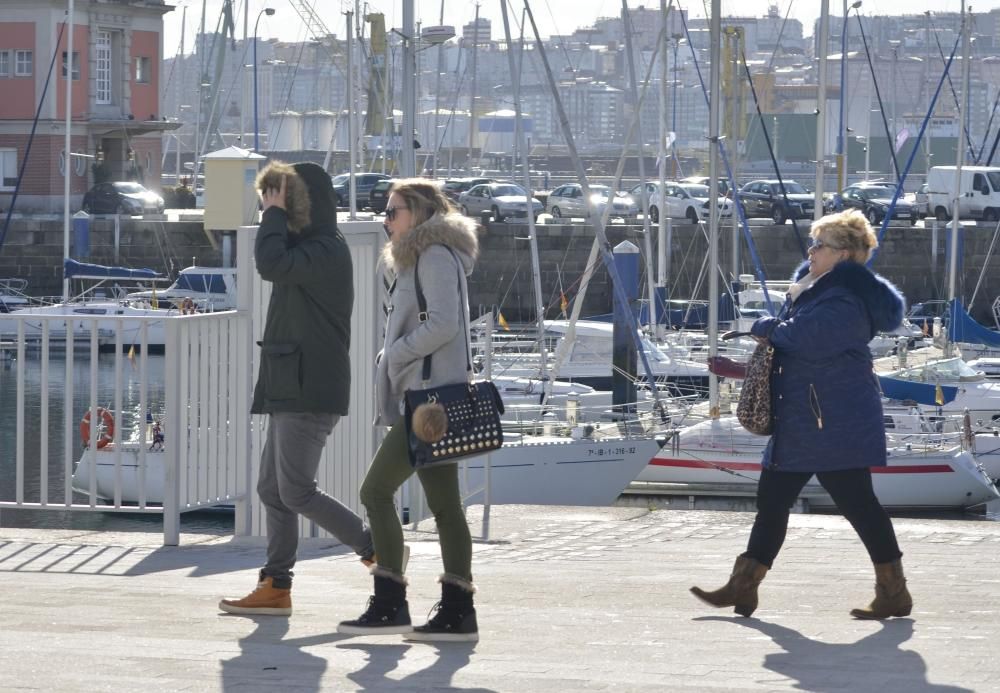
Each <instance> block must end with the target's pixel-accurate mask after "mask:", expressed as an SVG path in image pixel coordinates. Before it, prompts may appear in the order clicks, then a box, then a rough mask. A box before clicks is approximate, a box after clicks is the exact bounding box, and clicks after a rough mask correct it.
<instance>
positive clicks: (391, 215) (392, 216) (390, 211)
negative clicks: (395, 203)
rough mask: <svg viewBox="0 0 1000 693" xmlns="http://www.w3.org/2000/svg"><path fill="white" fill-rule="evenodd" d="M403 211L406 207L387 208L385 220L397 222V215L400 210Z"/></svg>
mask: <svg viewBox="0 0 1000 693" xmlns="http://www.w3.org/2000/svg"><path fill="white" fill-rule="evenodd" d="M401 209H406V207H386V208H385V220H386V221H395V220H396V214H398V213H399V210H401Z"/></svg>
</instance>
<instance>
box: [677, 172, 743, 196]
mask: <svg viewBox="0 0 1000 693" xmlns="http://www.w3.org/2000/svg"><path fill="white" fill-rule="evenodd" d="M708 180H709V179H708V176H688V177H687V178H681V179H680V180H679V181H678V182H679V183H681V184H687V183H694V184H695V185H704V186H705V187H706V188H707V187H708ZM732 192H733V190H732V188H730V187H729V180H728V179H727V178H719V194H720V195H722V196H723V197H730V198H731V197H732ZM705 197H708V195H707V194H706V195H705Z"/></svg>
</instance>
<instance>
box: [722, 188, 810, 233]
mask: <svg viewBox="0 0 1000 693" xmlns="http://www.w3.org/2000/svg"><path fill="white" fill-rule="evenodd" d="M783 182H784V186H785V193H787V197H788V200H787V201H786V200H785V195H783V194H782V192H781V183H779V181H778V180H753V181H750V182H749V183H747V184H746V185H744V186H743V187H742V188H740V191H739V196H740V202H742V203H743V211H744V212H745V213H746V215H747V217H748V218H752V217H770V218H771V219H772V220H773V221H774V223H775V224H784V223H785V221H786V220H788V219H812V217H813V208H814V206H815V200H814V199H813V194H812V192H810V191H809V190H808V189H806V188H805V186H803V185H800V184H799V183H797V182H795V181H794V180H786V181H783Z"/></svg>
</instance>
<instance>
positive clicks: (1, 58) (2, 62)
mask: <svg viewBox="0 0 1000 693" xmlns="http://www.w3.org/2000/svg"><path fill="white" fill-rule="evenodd" d="M0 77H10V51H0Z"/></svg>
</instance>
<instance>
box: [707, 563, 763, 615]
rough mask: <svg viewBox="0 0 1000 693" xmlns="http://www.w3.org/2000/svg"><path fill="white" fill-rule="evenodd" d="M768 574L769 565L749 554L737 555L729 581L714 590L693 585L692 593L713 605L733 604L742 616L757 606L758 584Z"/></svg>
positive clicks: (748, 613) (750, 612) (751, 611)
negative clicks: (708, 590)
mask: <svg viewBox="0 0 1000 693" xmlns="http://www.w3.org/2000/svg"><path fill="white" fill-rule="evenodd" d="M765 575H767V566H766V565H764V564H763V563H760V562H758V561H757V560H756V559H753V558H750V557H749V556H747V555H742V556H739V557H737V559H736V565H734V566H733V574H732V575H730V576H729V582H727V583H726V584H725V585H724V586H723V587H720V588H719V589H717V590H715V591H714V592H706V591H705V590H703V589H701V588H700V587H692V588H691V594H693V595H694V596H696V597H698V599H700V600H702V601H703V602H707V603H708V604H711V605H712V606H716V607H724V606H733V607H736V608H735V609H733V611H735V612H736V613H738V614H739V615H740V616H749V615H750V614H752V613H753V612H754V610H755V609H756V608H757V586H758V585H759V584H760V583H761V581H762V580H763V579H764V576H765Z"/></svg>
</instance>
